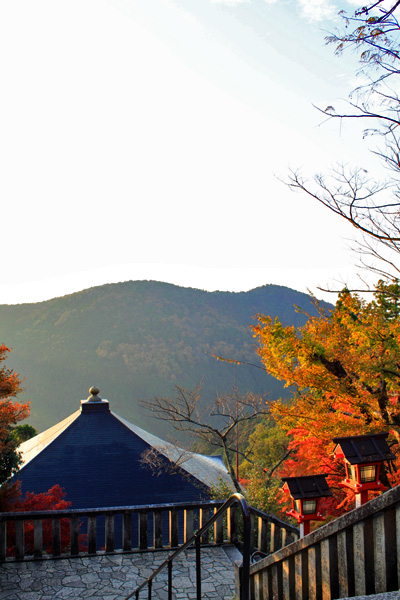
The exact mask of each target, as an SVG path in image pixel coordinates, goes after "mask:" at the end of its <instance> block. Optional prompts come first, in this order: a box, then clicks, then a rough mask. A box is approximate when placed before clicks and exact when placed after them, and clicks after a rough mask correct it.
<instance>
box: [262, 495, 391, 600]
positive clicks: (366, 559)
mask: <svg viewBox="0 0 400 600" xmlns="http://www.w3.org/2000/svg"><path fill="white" fill-rule="evenodd" d="M399 587H400V486H397V487H395V488H393V489H392V490H390V491H388V492H386V493H384V494H382V495H381V496H379V497H378V498H375V499H374V500H371V501H370V502H367V503H366V504H364V505H363V506H361V507H359V508H357V509H355V510H352V511H351V512H349V513H347V514H345V515H343V516H342V517H339V518H338V519H335V521H332V522H331V523H328V524H327V525H324V526H323V527H320V528H319V529H317V530H316V531H314V532H312V533H310V534H309V535H306V536H305V537H303V538H301V539H299V540H298V541H296V542H294V543H292V544H290V545H289V546H287V547H285V548H281V549H280V550H278V551H277V552H275V553H274V554H271V555H270V556H268V557H266V558H264V559H262V560H260V561H259V562H258V563H256V564H254V565H252V566H251V567H250V589H251V599H252V600H272V599H273V600H297V599H299V600H301V599H309V600H332V599H333V598H344V597H349V596H363V595H366V594H374V593H382V592H386V591H394V590H398V589H399Z"/></svg>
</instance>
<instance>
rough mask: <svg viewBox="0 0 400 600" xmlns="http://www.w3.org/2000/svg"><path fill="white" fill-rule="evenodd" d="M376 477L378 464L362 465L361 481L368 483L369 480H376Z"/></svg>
mask: <svg viewBox="0 0 400 600" xmlns="http://www.w3.org/2000/svg"><path fill="white" fill-rule="evenodd" d="M375 478H376V465H365V466H362V467H360V479H361V483H367V482H368V481H375Z"/></svg>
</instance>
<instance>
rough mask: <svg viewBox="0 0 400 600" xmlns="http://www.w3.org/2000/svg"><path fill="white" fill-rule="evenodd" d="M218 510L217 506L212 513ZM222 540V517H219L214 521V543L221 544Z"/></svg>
mask: <svg viewBox="0 0 400 600" xmlns="http://www.w3.org/2000/svg"><path fill="white" fill-rule="evenodd" d="M217 512H218V508H217V507H215V508H214V514H215V513H217ZM223 542H224V518H223V517H219V519H217V520H216V521H215V523H214V543H215V544H222V543H223Z"/></svg>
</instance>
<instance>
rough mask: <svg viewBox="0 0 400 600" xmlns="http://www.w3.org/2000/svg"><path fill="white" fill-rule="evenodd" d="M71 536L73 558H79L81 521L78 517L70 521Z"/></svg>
mask: <svg viewBox="0 0 400 600" xmlns="http://www.w3.org/2000/svg"><path fill="white" fill-rule="evenodd" d="M69 532H70V533H69V535H70V542H71V556H78V554H79V519H78V517H71V518H70V521H69Z"/></svg>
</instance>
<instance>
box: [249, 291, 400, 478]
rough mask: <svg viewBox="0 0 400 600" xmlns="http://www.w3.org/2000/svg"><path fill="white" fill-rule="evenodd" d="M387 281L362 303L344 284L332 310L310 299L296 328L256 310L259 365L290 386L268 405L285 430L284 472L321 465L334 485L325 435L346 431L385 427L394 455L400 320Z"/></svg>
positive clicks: (398, 431) (399, 413) (399, 439)
mask: <svg viewBox="0 0 400 600" xmlns="http://www.w3.org/2000/svg"><path fill="white" fill-rule="evenodd" d="M392 286H394V287H395V289H397V286H398V284H397V283H394V284H384V283H383V282H380V283H379V285H378V288H379V290H378V291H376V292H375V297H374V300H373V301H371V302H369V303H367V302H366V301H364V300H363V299H362V298H360V297H359V296H358V295H356V294H354V293H350V292H349V291H347V290H345V291H343V292H342V293H341V294H340V296H339V299H338V301H337V303H336V306H335V308H334V310H332V311H326V310H325V309H324V308H322V307H321V306H320V305H319V304H318V303H317V302H316V306H317V308H318V309H319V315H318V316H317V317H312V316H310V317H309V320H308V322H307V323H306V325H304V326H303V327H300V328H298V329H295V328H294V327H283V326H282V324H281V323H280V322H279V321H278V320H275V321H273V320H272V319H271V318H270V317H264V316H259V317H258V321H259V323H258V325H257V326H256V327H255V328H254V334H255V336H256V338H257V339H258V341H259V354H260V357H261V360H262V362H263V364H264V366H265V369H266V370H267V372H268V373H270V374H271V375H273V376H274V377H276V378H277V379H279V380H281V381H284V382H285V385H286V386H290V387H291V389H292V390H293V398H292V400H291V401H290V402H285V401H278V402H276V403H274V404H271V406H270V408H271V413H272V415H273V416H274V417H275V418H276V420H277V422H278V423H279V424H280V425H281V426H282V428H283V429H284V430H285V431H287V432H289V433H290V434H291V436H292V441H291V442H290V444H289V448H290V449H291V450H292V454H291V456H290V457H289V458H288V459H287V461H286V462H285V465H284V473H285V474H286V475H299V474H312V473H317V472H328V473H330V482H331V484H333V485H334V486H335V485H336V484H337V482H338V481H339V480H340V479H342V478H343V467H342V465H340V464H339V463H337V462H335V461H334V460H333V458H332V451H333V446H334V445H333V443H332V438H334V437H340V436H347V435H360V434H367V433H378V432H383V431H389V432H390V444H391V446H392V450H393V452H394V453H395V454H396V456H398V459H397V460H396V461H395V462H396V463H399V462H400V395H399V389H400V386H399V383H400V320H399V318H398V307H397V304H396V305H394V306H393V305H392V304H391V303H390V304H387V302H386V300H387V297H389V298H390V297H391V291H392ZM397 466H398V465H397V464H395V465H394V469H395V468H396V467H397ZM394 469H393V468H392V470H391V471H390V472H389V473H388V479H389V481H391V482H392V483H395V482H398V480H399V475H398V474H397V471H395V470H394Z"/></svg>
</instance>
